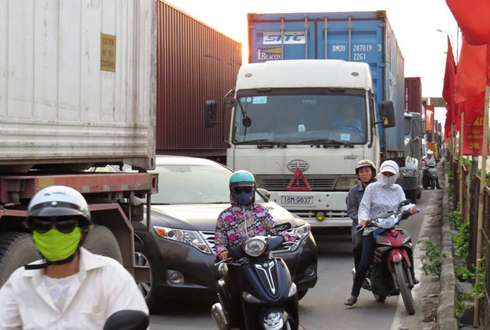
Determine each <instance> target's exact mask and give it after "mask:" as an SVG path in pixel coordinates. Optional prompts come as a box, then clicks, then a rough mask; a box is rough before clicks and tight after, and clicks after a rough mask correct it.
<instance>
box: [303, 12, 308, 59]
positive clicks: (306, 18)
mask: <svg viewBox="0 0 490 330" xmlns="http://www.w3.org/2000/svg"><path fill="white" fill-rule="evenodd" d="M303 27H304V29H305V60H307V59H308V17H305V23H304V24H303Z"/></svg>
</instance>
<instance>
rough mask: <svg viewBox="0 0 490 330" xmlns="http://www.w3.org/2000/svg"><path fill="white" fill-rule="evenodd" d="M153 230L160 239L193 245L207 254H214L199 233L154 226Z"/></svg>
mask: <svg viewBox="0 0 490 330" xmlns="http://www.w3.org/2000/svg"><path fill="white" fill-rule="evenodd" d="M153 229H154V230H155V232H156V233H157V234H158V236H160V237H163V238H166V239H170V240H173V241H177V242H181V243H185V244H188V245H191V246H193V247H195V248H196V249H198V250H199V251H201V252H204V253H206V254H213V252H212V251H211V249H210V248H209V246H208V244H207V242H206V240H205V239H204V238H203V237H202V236H201V234H199V232H197V231H194V230H184V229H173V228H167V227H160V226H153Z"/></svg>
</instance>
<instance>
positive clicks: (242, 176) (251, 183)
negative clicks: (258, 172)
mask: <svg viewBox="0 0 490 330" xmlns="http://www.w3.org/2000/svg"><path fill="white" fill-rule="evenodd" d="M235 187H254V188H255V178H254V176H253V174H252V173H250V172H248V171H244V170H240V171H236V172H235V173H233V174H232V176H231V177H230V189H233V188H235Z"/></svg>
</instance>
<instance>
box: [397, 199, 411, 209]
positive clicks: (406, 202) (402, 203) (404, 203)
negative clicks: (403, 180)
mask: <svg viewBox="0 0 490 330" xmlns="http://www.w3.org/2000/svg"><path fill="white" fill-rule="evenodd" d="M410 203H411V201H410V200H409V199H405V200H404V201H402V202H401V203H400V204H398V209H401V208H402V207H404V206H405V205H408V204H410Z"/></svg>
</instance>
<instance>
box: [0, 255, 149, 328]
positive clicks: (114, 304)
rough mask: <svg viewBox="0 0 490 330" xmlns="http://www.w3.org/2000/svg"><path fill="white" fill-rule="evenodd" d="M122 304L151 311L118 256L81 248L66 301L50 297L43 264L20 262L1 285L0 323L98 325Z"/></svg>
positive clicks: (1, 325) (2, 325) (17, 325)
mask: <svg viewBox="0 0 490 330" xmlns="http://www.w3.org/2000/svg"><path fill="white" fill-rule="evenodd" d="M37 263H39V262H37ZM123 309H134V310H141V311H143V312H145V313H146V314H148V313H149V312H148V307H147V306H146V303H145V299H144V298H143V295H142V294H141V292H140V291H139V290H138V286H137V285H136V282H135V281H134V278H133V277H132V276H131V274H129V272H128V271H127V270H126V269H124V267H123V266H122V265H121V264H120V263H118V262H117V261H115V260H113V259H111V258H109V257H103V256H99V255H95V254H92V253H90V252H89V251H87V250H85V249H84V248H80V265H79V272H78V273H76V274H75V275H74V276H73V278H72V279H71V284H70V286H69V289H68V294H67V296H66V301H65V302H64V304H57V303H56V302H55V301H54V300H53V294H52V293H50V291H49V285H47V283H46V280H45V275H44V271H43V270H42V269H37V270H25V269H24V267H22V268H19V269H17V270H16V271H15V272H14V273H13V274H12V275H11V276H10V278H9V280H8V281H7V282H6V283H5V284H4V286H3V287H2V288H1V290H0V329H2V330H3V329H6V330H13V329H25V330H26V329H54V330H57V329H59V330H63V329H74V330H76V329H80V330H81V329H84V330H86V329H102V328H103V326H104V323H105V321H106V320H107V318H109V316H111V315H112V314H113V313H115V312H117V311H120V310H123Z"/></svg>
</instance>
